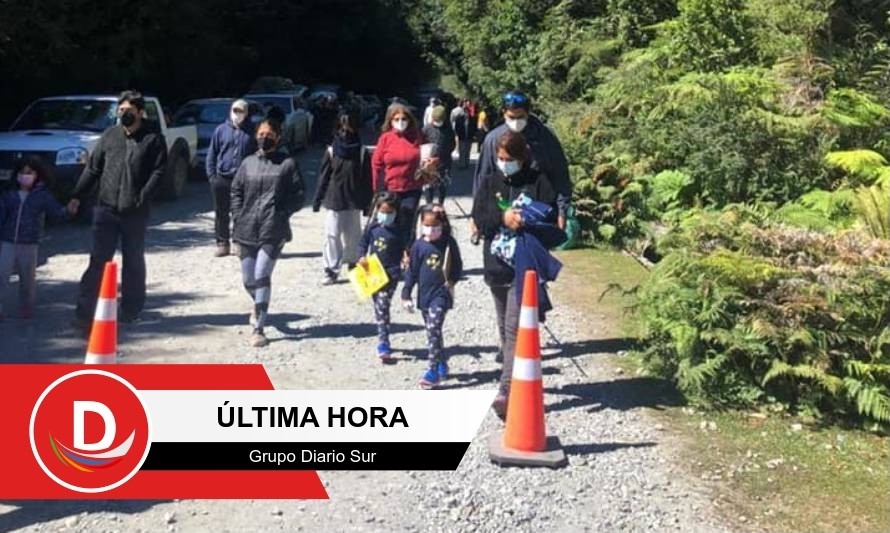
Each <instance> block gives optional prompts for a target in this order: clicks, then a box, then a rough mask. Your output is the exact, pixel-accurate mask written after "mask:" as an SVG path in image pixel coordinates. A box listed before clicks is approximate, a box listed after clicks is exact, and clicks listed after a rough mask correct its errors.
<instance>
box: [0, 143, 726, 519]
mask: <svg viewBox="0 0 890 533" xmlns="http://www.w3.org/2000/svg"><path fill="white" fill-rule="evenodd" d="M320 154H321V150H320V149H318V148H313V149H311V150H310V151H309V152H307V153H304V154H302V155H301V156H300V163H301V168H302V169H303V171H304V174H305V175H306V176H307V178H308V181H309V187H310V191H314V186H315V179H314V178H315V172H316V170H317V167H318V161H319V157H320ZM470 176H471V174H470V171H468V170H467V171H458V172H457V173H456V177H455V182H456V183H455V190H456V191H457V195H456V198H455V199H456V200H457V201H458V202H459V203H460V205H461V206H462V207H463V209H465V210H468V209H469V208H470V198H469V193H468V190H469V182H470V179H471V178H470ZM447 208H448V210H449V214H450V216H451V217H452V222H453V225H454V227H455V228H456V233H457V238H458V240H459V242H460V244H461V247H462V250H463V255H464V260H465V268H466V274H467V279H466V280H464V281H462V282H460V283H459V284H458V287H457V302H456V307H455V309H454V311H453V312H452V313H450V315H449V316H448V318H447V320H446V322H445V335H444V336H445V343H446V346H447V353H448V354H449V355H450V356H451V368H452V372H453V373H454V377H453V378H451V379H450V380H449V381H448V382H446V383H445V387H475V388H485V389H493V388H495V386H496V380H497V377H498V375H499V365H498V364H497V363H495V362H494V353H495V349H496V329H495V324H494V309H493V305H492V302H491V297H490V295H489V293H488V291H487V289H486V287H485V286H484V284H483V282H482V277H481V265H482V259H481V249H480V248H479V247H474V246H472V245H471V244H470V242H469V238H468V234H467V231H466V229H467V228H466V220H465V218H464V217H463V216H461V213H460V210H459V209H458V207H457V204H455V203H454V200H447ZM322 221H323V213H312V211H311V209H310V208H306V209H304V210H302V211H300V212H299V213H297V214H296V215H294V217H293V218H292V220H291V223H292V227H293V232H294V235H295V238H294V240H293V241H292V242H291V243H289V244H288V245H287V246H286V247H285V249H284V254H283V258H282V259H281V260H280V261H279V263H278V265H277V267H276V270H275V272H274V274H273V278H272V301H271V309H270V313H271V319H270V320H271V327H269V328H268V333H267V335H268V336H269V338H270V340H271V344H270V345H269V346H268V347H266V348H263V349H256V348H251V347H249V346H248V342H247V340H248V336H249V334H250V328H249V326H248V324H247V318H248V313H249V310H250V306H251V304H250V301H249V299H248V297H247V295H246V294H245V292H244V290H243V288H242V286H241V281H240V271H239V265H238V261H237V259H236V258H235V257H225V258H214V257H213V250H214V244H213V237H212V227H213V226H212V224H213V220H212V211H211V206H210V196H209V190H208V187H207V185H206V184H205V183H191V184H190V185H189V187H188V189H187V192H186V195H185V197H184V198H182V199H181V200H180V201H178V202H176V203H171V204H159V205H158V206H157V207H156V208H155V210H154V212H153V214H152V221H151V225H150V228H149V230H148V234H147V263H148V292H149V296H148V303H147V309H146V312H145V315H144V320H143V321H142V322H141V323H138V324H133V325H126V324H123V325H121V330H120V336H119V345H120V350H121V357H120V359H119V363H120V364H132V363H164V362H194V363H215V362H222V363H247V362H261V363H262V364H263V365H265V368H266V370H267V372H268V373H269V375H270V376H271V378H272V381H273V383H274V384H275V386H276V388H279V389H414V388H416V383H417V380H418V379H419V377H420V375H421V373H422V371H423V369H424V367H425V362H424V358H425V350H424V347H425V336H424V332H423V328H422V326H421V323H420V317H419V314H414V315H410V314H408V313H406V312H405V311H404V310H402V309H401V308H400V307H398V306H394V308H393V321H394V323H395V327H394V331H395V333H394V335H393V337H392V344H393V347H394V348H395V349H396V350H397V352H398V353H397V354H396V355H397V356H398V358H399V361H398V364H396V365H393V366H382V365H380V364H379V363H378V362H377V360H376V356H375V353H374V350H375V346H376V329H375V326H374V324H373V314H372V310H371V308H370V305H369V304H361V305H360V304H358V303H357V300H356V296H355V294H354V292H353V289H352V288H351V287H350V286H349V285H348V284H347V283H346V282H345V280H344V281H342V282H341V283H338V284H336V285H333V286H322V285H321V283H320V281H321V279H322V267H321V254H320V250H321V244H322ZM88 250H89V228H87V227H85V226H65V227H55V228H51V229H50V231H49V232H48V236H47V238H46V240H45V241H44V242H43V244H42V247H41V263H42V264H41V266H40V267H39V269H38V283H39V286H38V300H39V302H38V309H37V316H36V318H34V319H32V320H29V321H24V320H19V319H7V321H6V322H5V323H0V361H2V362H4V363H11V362H27V363H82V362H83V356H84V350H85V341H84V339H83V338H82V337H79V336H78V335H76V334H75V332H74V331H73V330H72V329H71V328H70V327H69V325H68V324H69V322H70V320H71V318H72V316H73V305H74V300H75V297H76V292H77V283H78V280H79V278H80V275H81V274H82V272H83V269H84V268H85V267H86V264H87V259H88V255H87V254H88ZM118 258H119V256H118ZM557 283H558V281H557ZM10 292H11V293H12V292H13V291H10ZM7 301H8V302H9V303H10V304H14V299H12V300H10V299H8V300H7ZM556 305H557V307H559V302H556ZM599 318H602V317H597V316H580V315H578V314H576V313H574V312H573V311H572V310H571V309H567V308H565V307H564V306H563V307H559V308H558V309H557V310H556V311H554V312H553V313H551V314H550V315H549V317H548V321H547V323H548V326H549V328H550V330H551V331H552V332H553V333H554V334H555V335H556V336H557V337H558V338H559V340H560V341H561V343H562V346H561V351H560V352H559V353H558V354H555V355H553V356H546V357H545V358H544V363H543V366H544V384H545V387H546V394H545V402H546V405H547V426H548V430H549V432H550V433H553V434H556V435H558V436H559V437H560V439H561V441H562V444H563V446H564V447H565V451H566V453H567V454H568V456H569V465H568V466H567V467H566V468H563V469H560V470H552V471H551V470H540V469H515V468H501V467H498V466H496V465H493V464H491V462H490V460H489V458H488V450H487V441H488V437H489V435H491V434H492V433H493V432H494V431H496V430H497V429H499V428H500V427H501V422H500V421H499V420H498V419H497V418H496V417H495V416H494V414H493V413H490V414H489V415H488V416H487V417H486V419H485V421H484V423H483V425H482V427H481V428H480V431H479V433H478V435H477V437H476V439H475V440H474V442H473V443H472V444H471V446H470V448H469V450H468V452H467V454H466V456H465V457H464V459H463V461H462V463H461V465H460V467H459V468H458V469H457V471H454V472H451V471H446V472H333V471H331V472H324V471H322V472H320V473H319V475H320V477H321V479H322V481H323V482H324V483H325V485H326V486H327V490H328V493H329V495H330V500H327V501H280V500H249V501H243V500H237V501H232V500H211V501H202V500H181V501H22V502H0V531H76V532H80V531H84V532H86V531H91V532H111V531H216V532H236V531H350V532H352V531H356V532H357V531H448V532H453V531H478V532H489V531H491V532H494V531H530V532H531V531H535V532H538V531H549V532H563V531H566V532H568V531H665V532H666V531H687V532H691V531H721V530H722V529H723V528H722V527H721V525H720V524H719V523H718V521H717V519H716V518H715V517H714V515H713V513H712V512H711V510H712V505H711V501H710V498H709V497H708V492H707V489H706V488H705V487H702V486H701V483H700V482H699V481H698V480H689V479H686V478H685V477H684V476H683V474H682V471H683V469H682V468H680V466H681V465H682V462H683V461H684V460H688V459H687V458H684V457H683V456H682V454H681V453H680V452H679V451H678V448H677V446H676V445H675V444H674V443H673V442H672V440H671V438H670V437H669V436H668V435H667V434H665V432H663V431H661V428H659V427H658V426H657V425H656V424H654V423H653V422H652V421H651V420H650V419H649V418H648V417H647V416H646V415H645V413H644V412H643V410H644V407H645V406H644V405H643V402H641V401H640V399H639V397H638V396H637V394H636V393H637V392H638V390H636V389H635V388H634V386H633V385H632V384H628V380H621V381H619V380H616V379H615V373H614V372H613V369H612V368H611V367H610V366H609V365H608V363H606V362H604V361H603V357H602V356H603V354H606V353H612V352H615V351H617V350H620V349H623V347H624V341H623V340H622V339H620V338H616V335H615V333H614V332H613V331H610V329H609V327H607V323H606V322H605V321H601V320H599ZM542 339H544V340H548V339H550V338H549V336H548V334H546V333H545V332H542ZM551 347H552V346H551ZM575 363H577V365H576V364H575ZM631 381H632V380H631ZM419 446H421V445H419ZM418 453H423V450H422V449H418Z"/></svg>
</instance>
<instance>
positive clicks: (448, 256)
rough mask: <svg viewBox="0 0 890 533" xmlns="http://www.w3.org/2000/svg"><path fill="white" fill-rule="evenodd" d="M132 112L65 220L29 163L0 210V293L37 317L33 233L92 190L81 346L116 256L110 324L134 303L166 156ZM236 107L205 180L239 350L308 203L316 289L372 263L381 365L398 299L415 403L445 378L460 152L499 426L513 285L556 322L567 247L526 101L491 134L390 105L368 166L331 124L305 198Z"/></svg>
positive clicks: (458, 115)
mask: <svg viewBox="0 0 890 533" xmlns="http://www.w3.org/2000/svg"><path fill="white" fill-rule="evenodd" d="M144 107H145V101H144V99H143V97H142V95H141V94H140V93H138V92H136V91H126V92H124V93H122V94H121V95H120V98H119V100H118V108H117V111H118V118H119V120H118V124H116V125H114V126H112V127H110V128H108V129H107V130H106V131H105V132H104V133H103V134H102V137H101V139H100V141H99V143H98V145H97V147H96V149H95V150H94V152H93V154H92V156H91V158H90V161H89V163H88V165H87V166H86V168H85V170H84V172H83V174H82V175H81V177H80V179H79V180H78V182H77V184H76V186H75V187H74V190H73V192H72V194H71V200H70V202H68V205H67V206H63V205H61V204H59V203H58V202H56V201H55V199H54V198H53V197H52V195H51V194H50V193H49V192H48V191H47V189H46V185H47V181H48V180H49V179H50V178H49V176H48V174H47V173H46V171H45V170H44V168H43V166H42V165H41V162H40V161H39V160H37V159H29V160H27V161H23V162H21V164H20V165H19V166H18V167H17V168H16V176H17V178H16V180H17V188H16V189H15V190H14V191H10V192H7V193H5V194H4V195H3V196H2V197H0V281H2V283H0V290H5V288H6V282H7V281H8V278H9V274H10V273H11V271H12V270H13V268H16V269H17V270H18V271H19V273H20V280H21V282H20V295H21V296H20V314H21V315H22V316H24V317H27V316H30V315H31V313H33V308H34V303H35V286H36V285H35V279H36V274H35V270H36V253H37V252H36V249H37V244H36V243H37V241H38V234H39V230H38V229H37V228H38V227H39V217H41V216H44V215H46V216H49V217H52V218H53V219H57V220H65V219H68V218H70V217H72V216H74V215H75V214H76V213H77V211H78V209H79V208H80V206H81V205H84V204H85V202H86V199H87V196H88V194H89V193H90V191H93V190H97V191H98V192H97V193H96V201H95V206H94V207H93V224H92V249H91V252H90V258H89V263H88V266H87V268H86V270H85V272H84V274H83V276H82V278H81V280H80V288H79V294H78V297H77V301H76V303H77V305H76V310H75V318H74V325H75V326H76V327H78V328H79V329H81V330H82V331H88V330H89V328H90V326H91V321H92V318H93V312H94V309H95V305H96V299H97V295H98V288H99V282H100V279H99V278H100V275H101V272H102V267H103V265H104V264H105V262H107V261H109V260H111V259H112V257H113V256H114V254H115V252H116V249H117V247H118V244H120V248H121V252H122V256H123V268H122V291H121V319H122V320H123V321H126V322H134V321H138V320H139V317H140V313H141V312H142V310H143V307H144V305H145V299H146V286H145V281H146V279H145V278H146V266H145V231H146V227H147V223H148V220H149V215H150V203H151V200H152V198H153V197H154V194H155V191H156V189H157V187H158V183H159V180H160V178H161V176H162V174H163V172H164V169H165V165H166V153H167V152H166V146H165V141H164V139H163V137H162V135H161V133H160V131H159V129H158V128H157V125H156V124H154V123H152V121H150V120H149V119H147V118H146V116H145V113H144ZM247 107H248V106H247V102H245V101H244V100H236V101H235V102H234V103H233V104H232V106H231V112H230V116H229V119H228V120H226V121H225V123H223V124H220V125H219V126H218V127H217V129H216V131H215V132H214V134H213V136H212V139H211V142H210V146H209V150H208V156H207V161H206V172H207V176H208V181H209V184H210V192H211V198H212V204H213V209H214V215H215V220H214V240H215V243H216V247H215V250H214V254H215V255H216V256H218V257H225V256H228V255H230V254H234V255H237V257H238V258H239V260H240V267H241V269H240V270H241V272H240V274H241V282H242V284H243V287H244V290H245V292H246V294H247V295H248V297H249V301H250V313H249V319H248V320H249V323H250V324H251V326H252V328H253V330H252V335H251V337H250V343H251V345H252V346H254V347H258V348H259V347H263V346H266V345H267V344H268V342H269V341H268V339H267V338H266V335H265V328H266V327H267V324H268V322H269V305H270V301H271V294H272V275H273V272H274V269H275V265H276V262H277V261H278V260H279V259H280V256H281V252H282V249H283V247H284V246H285V245H286V243H287V242H289V241H291V240H292V239H293V238H294V235H293V234H292V232H291V224H290V220H291V218H292V216H293V215H294V213H296V212H298V211H300V210H301V209H302V208H303V207H304V204H307V203H309V202H310V201H311V208H312V211H313V212H320V211H321V210H322V209H323V210H324V235H322V236H320V237H319V243H320V245H321V249H322V265H321V271H322V276H321V285H323V286H325V285H332V284H334V283H335V282H336V281H337V279H338V278H339V277H340V276H341V275H343V271H344V269H345V270H346V271H347V272H348V271H351V270H353V269H356V268H359V269H368V268H369V267H370V262H371V261H375V262H379V264H380V265H381V267H382V269H383V270H384V272H385V273H386V277H387V281H386V283H385V284H384V285H382V286H381V287H379V288H377V289H376V290H375V292H374V293H373V294H372V295H371V302H372V305H371V309H369V313H370V314H371V315H372V316H373V317H374V320H375V322H376V325H377V345H376V356H377V358H378V359H379V360H380V362H382V363H385V364H391V363H393V362H394V361H395V359H394V357H393V348H392V346H391V343H390V308H391V306H392V301H393V298H394V297H395V295H396V294H397V290H398V285H399V284H401V285H402V289H401V291H400V292H399V293H398V295H399V299H400V301H401V305H402V306H404V307H405V308H406V309H408V310H409V311H412V312H413V311H414V310H419V311H420V315H421V317H422V320H423V323H424V327H425V332H426V340H427V351H428V365H427V368H426V369H425V371H424V372H423V374H422V376H421V377H420V379H419V385H420V386H421V387H423V388H434V387H436V386H437V385H438V384H440V383H441V382H442V381H443V380H445V379H447V378H448V376H449V366H448V361H447V358H446V357H445V353H446V351H445V346H444V341H443V337H442V329H443V325H444V323H445V319H446V317H447V315H448V313H449V311H450V310H451V309H452V308H453V307H454V298H455V290H454V289H455V285H456V284H457V283H458V282H459V281H460V279H461V277H462V276H463V271H464V269H463V255H464V253H465V251H462V250H461V249H460V247H459V245H458V242H457V240H456V239H455V237H454V234H453V231H454V228H453V227H452V224H451V222H450V220H449V216H448V213H447V210H446V209H445V199H446V197H447V196H448V192H449V188H450V186H451V184H452V182H453V180H454V177H453V175H452V171H453V169H454V168H459V169H469V168H470V164H471V163H470V153H471V146H472V144H473V143H477V144H478V147H479V159H478V163H477V165H476V168H475V171H474V172H473V178H472V179H473V184H472V185H473V188H472V190H473V205H472V210H471V213H470V215H469V228H468V229H469V231H470V233H471V235H472V237H473V241H474V242H477V241H481V242H482V247H481V248H482V249H481V254H482V259H483V277H484V281H485V283H486V285H487V286H488V287H489V289H490V292H491V295H492V301H493V307H494V313H493V315H494V316H495V317H496V320H495V322H496V326H497V331H498V344H499V353H498V356H497V360H498V361H501V362H502V363H503V368H502V378H501V380H500V393H499V395H498V397H497V400H496V401H495V405H494V408H495V410H496V411H497V412H498V414H499V415H501V416H503V414H504V413H505V412H506V405H507V402H508V400H509V384H510V377H511V372H512V361H513V350H514V347H515V342H516V331H517V327H518V322H519V305H520V298H521V292H522V290H521V289H522V287H521V283H522V282H521V279H522V274H523V273H524V272H525V271H526V270H528V269H534V270H536V271H537V272H538V274H539V275H538V278H539V279H540V280H541V283H542V285H541V287H540V288H539V289H540V294H541V295H542V297H541V298H539V299H540V301H541V309H540V318H541V319H542V320H543V319H545V313H546V312H547V311H549V310H550V309H551V307H552V305H551V304H550V301H549V299H548V298H547V297H546V283H547V282H550V281H553V280H554V279H555V278H556V274H557V273H558V271H559V266H560V265H559V263H558V261H556V260H555V259H554V258H553V257H552V255H550V250H552V249H553V248H555V247H556V246H558V245H559V244H560V243H561V242H563V241H564V240H565V238H566V236H565V233H564V231H563V230H564V229H565V218H566V213H567V210H568V209H569V206H570V202H571V183H570V180H569V173H568V165H567V162H566V158H565V155H564V153H563V150H562V147H561V146H560V143H559V140H558V139H557V138H556V136H555V135H554V134H553V132H552V131H551V130H550V129H549V128H548V127H547V126H546V125H544V123H543V122H542V121H541V120H540V119H538V118H537V117H536V116H535V115H534V114H533V113H532V107H531V101H530V99H529V98H528V96H527V95H525V94H523V93H521V92H517V91H511V92H507V93H505V94H504V95H503V98H502V101H501V109H500V112H501V118H502V119H503V121H502V122H503V123H502V124H500V125H496V126H494V127H493V125H492V124H491V119H492V118H494V116H493V115H494V113H490V112H487V111H485V110H483V109H481V108H479V107H477V105H476V104H475V103H473V102H472V101H471V100H461V101H459V102H457V104H456V105H454V106H453V109H449V108H448V106H447V103H446V102H445V101H443V99H441V98H432V99H431V100H430V102H429V106H428V107H427V108H426V109H425V110H424V113H423V116H422V118H421V119H420V120H418V117H416V116H415V115H414V114H413V113H412V111H411V108H410V107H409V106H407V105H403V104H402V103H399V102H394V103H392V104H391V105H390V106H389V107H388V109H387V110H386V116H385V120H384V121H383V124H382V127H381V131H380V135H379V138H378V139H377V141H376V145H375V146H374V148H373V150H369V149H367V147H366V146H365V145H364V144H363V142H362V138H361V124H360V119H359V117H357V116H356V115H355V114H354V112H351V111H350V110H342V111H341V112H340V113H339V114H338V115H337V116H336V118H335V120H334V121H333V123H334V125H333V128H332V132H331V136H330V143H329V144H328V145H327V146H326V147H325V150H324V152H323V155H322V158H321V162H320V167H319V171H318V180H317V184H316V189H315V191H314V194H312V195H311V196H310V195H309V194H310V193H309V192H307V191H306V184H305V182H304V179H303V174H302V171H301V169H300V166H299V164H298V163H297V160H296V158H295V157H293V156H292V155H291V154H290V152H289V151H288V150H286V149H284V148H283V143H282V129H281V128H282V123H281V120H280V117H267V118H266V119H265V120H263V121H262V122H261V123H260V124H259V125H258V126H257V127H256V128H255V129H253V128H252V127H251V126H250V122H249V121H248V120H247V111H248V109H247ZM455 151H456V153H457V158H456V160H453V156H452V153H453V152H455ZM310 198H311V200H310ZM363 221H366V222H363ZM299 238H301V239H303V238H307V236H304V235H301V236H299ZM0 296H2V295H0ZM3 316H4V315H3V311H2V307H0V318H2V317H3Z"/></svg>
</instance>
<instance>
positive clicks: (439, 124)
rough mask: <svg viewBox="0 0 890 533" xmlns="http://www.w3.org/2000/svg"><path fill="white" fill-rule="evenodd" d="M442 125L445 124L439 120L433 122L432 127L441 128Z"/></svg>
mask: <svg viewBox="0 0 890 533" xmlns="http://www.w3.org/2000/svg"><path fill="white" fill-rule="evenodd" d="M442 124H445V123H444V122H442V121H441V120H437V121H433V126H435V127H437V128H441V127H442Z"/></svg>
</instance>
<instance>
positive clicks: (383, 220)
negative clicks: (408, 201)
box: [377, 213, 396, 226]
mask: <svg viewBox="0 0 890 533" xmlns="http://www.w3.org/2000/svg"><path fill="white" fill-rule="evenodd" d="M395 221H396V214H395V213H377V222H379V223H380V224H382V225H384V226H389V225H390V224H392V223H393V222H395Z"/></svg>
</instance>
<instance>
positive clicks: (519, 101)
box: [471, 91, 572, 236]
mask: <svg viewBox="0 0 890 533" xmlns="http://www.w3.org/2000/svg"><path fill="white" fill-rule="evenodd" d="M501 111H502V114H503V118H504V123H503V124H501V125H499V126H498V127H496V128H494V129H493V130H491V132H490V133H489V134H488V135H486V136H485V139H484V140H483V141H482V145H481V146H480V150H479V162H478V164H477V165H476V173H475V175H474V176H473V194H474V196H475V194H476V191H477V190H478V189H479V184H480V182H481V179H482V177H483V176H486V175H489V174H492V173H494V172H495V171H496V170H497V168H498V167H497V142H498V139H499V138H501V136H502V135H503V134H504V132H506V131H513V132H516V133H521V134H522V136H523V137H525V140H526V142H527V143H528V145H529V147H530V148H531V156H532V162H533V164H534V165H535V166H536V167H537V168H538V169H540V170H541V172H542V173H543V174H544V175H546V176H547V177H548V178H549V179H550V181H551V183H552V186H553V189H554V190H555V191H556V193H557V204H558V207H559V218H558V222H557V224H558V226H559V228H560V229H565V227H566V213H567V211H568V208H569V204H570V202H571V198H572V182H571V179H570V178H569V164H568V161H567V160H566V156H565V152H564V151H563V149H562V145H561V144H560V142H559V139H557V138H556V135H555V134H554V133H553V131H552V130H551V129H550V128H548V127H547V126H545V125H544V123H543V122H542V121H541V119H539V118H538V117H536V116H535V115H533V114H531V112H530V111H531V99H530V98H529V97H528V95H526V94H525V93H523V92H520V91H509V92H507V93H505V94H504V96H503V98H502V99H501ZM471 229H472V230H474V231H473V233H474V236H478V235H477V232H476V231H475V228H471Z"/></svg>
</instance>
